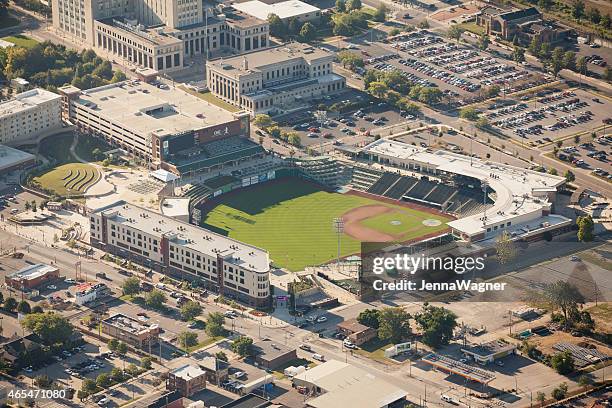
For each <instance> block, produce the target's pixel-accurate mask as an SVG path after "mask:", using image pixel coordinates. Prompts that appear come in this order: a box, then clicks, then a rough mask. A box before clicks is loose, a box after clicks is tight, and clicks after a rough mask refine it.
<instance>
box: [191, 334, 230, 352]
mask: <svg viewBox="0 0 612 408" xmlns="http://www.w3.org/2000/svg"><path fill="white" fill-rule="evenodd" d="M224 338H225V337H223V336H217V337H207V338H206V339H204V340H202V341H200V342H199V343H198V344H196V345H195V346H190V347H187V349H186V350H185V348H184V347H182V346H181V347H180V349H181V350H183V351H186V352H187V353H193V352H194V351H196V350H199V349H201V348H202V347H206V346H210V345H211V344H213V343H214V342H216V341H219V340H221V339H224Z"/></svg>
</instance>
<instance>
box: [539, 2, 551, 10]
mask: <svg viewBox="0 0 612 408" xmlns="http://www.w3.org/2000/svg"><path fill="white" fill-rule="evenodd" d="M552 5H553V0H539V1H538V6H539V7H540V8H542V9H544V10H550V8H551V7H552Z"/></svg>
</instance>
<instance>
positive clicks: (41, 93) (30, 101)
mask: <svg viewBox="0 0 612 408" xmlns="http://www.w3.org/2000/svg"><path fill="white" fill-rule="evenodd" d="M60 98H61V96H60V95H58V94H56V93H53V92H49V91H47V90H45V89H42V88H36V89H30V90H29V91H25V92H22V93H20V94H17V95H15V96H14V97H13V98H12V99H9V100H8V101H6V102H1V103H0V118H1V117H4V116H9V115H14V114H17V113H20V112H23V111H27V110H29V109H32V108H35V107H36V106H38V105H40V104H42V103H45V102H49V101H53V100H59V99H60Z"/></svg>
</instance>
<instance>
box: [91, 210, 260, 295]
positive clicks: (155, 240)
mask: <svg viewBox="0 0 612 408" xmlns="http://www.w3.org/2000/svg"><path fill="white" fill-rule="evenodd" d="M90 240H91V244H92V245H93V246H95V247H96V248H100V249H103V250H105V251H106V252H110V253H112V254H116V255H118V256H121V257H122V258H124V259H131V260H132V261H134V262H137V263H139V264H142V265H144V266H146V267H149V268H152V269H155V270H157V271H160V272H162V273H166V274H170V275H172V276H175V277H177V278H179V279H181V280H198V281H200V282H201V283H204V284H206V285H207V286H208V287H210V288H211V289H213V290H215V291H218V292H219V293H221V294H223V295H224V296H227V297H231V298H235V299H237V300H240V301H242V302H244V303H247V304H249V305H251V306H266V305H268V302H269V295H270V278H269V272H270V260H269V257H268V253H267V252H266V251H265V250H263V249H260V248H257V247H254V246H251V245H248V244H245V243H242V242H240V241H236V240H234V239H231V238H228V237H226V236H223V235H220V234H217V233H214V232H212V231H209V230H206V229H203V228H200V227H197V226H195V225H192V224H187V223H184V222H181V221H177V220H175V219H173V218H169V217H165V216H163V215H161V214H158V213H155V212H152V211H149V210H146V209H144V208H140V207H137V206H134V205H132V204H127V203H125V202H123V201H120V202H117V203H114V204H111V205H108V206H106V207H103V208H99V209H97V210H94V211H93V212H92V213H91V214H90Z"/></svg>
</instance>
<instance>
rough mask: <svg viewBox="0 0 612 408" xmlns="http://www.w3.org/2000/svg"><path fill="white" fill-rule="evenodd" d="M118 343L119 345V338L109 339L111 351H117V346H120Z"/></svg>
mask: <svg viewBox="0 0 612 408" xmlns="http://www.w3.org/2000/svg"><path fill="white" fill-rule="evenodd" d="M118 345H119V340H117V339H110V340H109V341H108V344H107V346H108V349H109V350H110V351H113V352H114V351H117V346H118Z"/></svg>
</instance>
